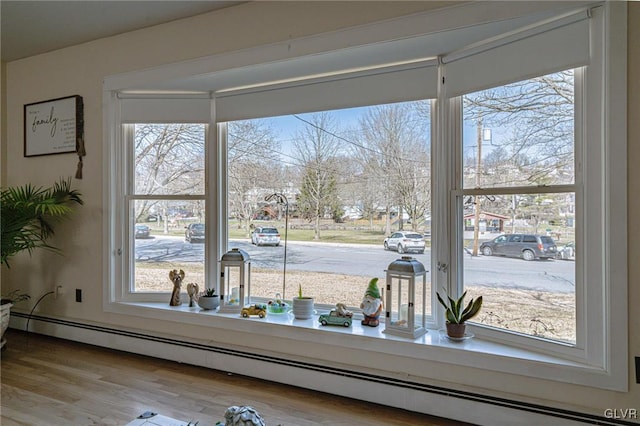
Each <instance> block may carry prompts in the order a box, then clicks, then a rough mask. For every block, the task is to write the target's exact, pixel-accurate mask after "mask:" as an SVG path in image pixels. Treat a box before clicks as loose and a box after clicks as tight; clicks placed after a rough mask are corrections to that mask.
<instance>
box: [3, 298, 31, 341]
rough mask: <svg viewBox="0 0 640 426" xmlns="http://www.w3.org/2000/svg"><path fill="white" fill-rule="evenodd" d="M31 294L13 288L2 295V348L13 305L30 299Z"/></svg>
mask: <svg viewBox="0 0 640 426" xmlns="http://www.w3.org/2000/svg"><path fill="white" fill-rule="evenodd" d="M30 297H31V296H29V295H28V294H26V293H21V292H20V290H13V291H12V292H10V293H8V294H6V295H4V296H2V298H1V299H0V324H1V329H0V331H1V333H0V348H4V345H5V343H6V340H5V338H4V332H5V331H7V328H9V319H10V315H11V307H12V306H13V305H15V304H16V303H18V302H22V301H23V300H28V299H29V298H30Z"/></svg>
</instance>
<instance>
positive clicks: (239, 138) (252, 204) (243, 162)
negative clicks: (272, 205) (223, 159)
mask: <svg viewBox="0 0 640 426" xmlns="http://www.w3.org/2000/svg"><path fill="white" fill-rule="evenodd" d="M227 134H228V136H227V145H228V148H227V161H228V176H229V177H228V185H229V200H228V201H229V211H230V212H231V214H232V215H233V216H234V217H235V218H237V219H238V220H239V221H240V223H241V226H242V224H243V223H244V228H245V231H246V234H247V236H248V235H249V232H250V226H251V221H252V219H253V216H254V214H255V213H256V211H257V209H258V207H259V205H260V204H261V203H262V202H264V198H265V196H266V195H268V194H270V193H272V192H274V188H273V187H272V182H273V181H274V180H273V177H274V176H277V175H278V173H279V169H280V165H279V162H278V153H277V150H278V149H279V144H278V143H277V142H276V140H275V137H274V135H273V131H272V129H271V128H270V127H269V125H268V124H267V122H265V121H262V120H245V121H235V122H230V123H228V127H227Z"/></svg>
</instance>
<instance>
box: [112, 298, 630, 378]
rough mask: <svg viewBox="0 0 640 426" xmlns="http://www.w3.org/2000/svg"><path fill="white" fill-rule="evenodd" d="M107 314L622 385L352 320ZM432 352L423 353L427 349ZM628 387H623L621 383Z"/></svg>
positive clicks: (164, 311) (550, 359)
mask: <svg viewBox="0 0 640 426" xmlns="http://www.w3.org/2000/svg"><path fill="white" fill-rule="evenodd" d="M107 310H108V311H109V312H113V313H118V314H123V315H132V316H138V317H143V318H151V319H157V320H163V321H171V322H177V323H181V324H188V325H199V326H206V327H212V328H220V329H226V330H231V329H232V330H234V331H237V332H241V333H247V334H259V335H260V336H264V337H266V338H284V339H289V340H291V339H293V340H297V341H300V342H304V343H309V344H320V345H331V346H333V347H338V348H343V349H354V350H361V349H362V347H363V346H365V345H366V347H367V349H368V350H369V351H373V352H376V353H380V354H386V355H394V356H398V357H408V358H414V359H419V360H423V361H433V362H440V363H444V364H456V365H463V366H467V367H472V368H477V369H481V370H489V371H497V372H501V373H509V374H517V375H521V376H529V377H535V378H537V379H547V380H552V381H558V382H567V383H573V384H582V385H587V386H592V387H598V388H605V389H613V390H620V386H621V383H620V381H618V380H614V378H613V377H612V376H611V374H610V373H609V372H607V371H605V370H603V369H601V368H597V367H594V366H589V365H586V364H583V363H580V362H576V361H572V360H567V359H563V358H560V357H556V356H552V355H547V354H541V353H537V352H534V351H531V350H526V349H521V348H515V347H512V346H508V345H505V344H502V343H496V342H491V341H488V340H484V339H480V338H477V337H474V338H473V339H468V340H465V341H461V342H455V341H451V340H449V339H448V338H447V337H446V336H445V335H444V333H443V332H441V331H440V330H434V329H429V330H428V332H427V333H426V334H425V335H424V336H421V337H419V338H417V339H414V340H412V339H410V338H403V337H399V336H395V335H390V334H385V333H384V332H383V330H384V324H380V326H379V327H367V326H362V325H361V324H360V321H359V320H354V321H353V324H352V326H351V327H341V326H322V325H321V324H320V323H319V322H318V317H317V315H316V316H314V317H313V318H312V319H309V320H297V319H294V317H293V315H292V314H269V315H267V317H265V318H258V317H251V318H241V317H239V315H238V314H223V313H218V312H215V311H205V310H202V309H200V308H199V307H193V308H189V307H188V305H186V304H184V305H182V306H179V307H172V306H169V305H168V304H166V303H150V302H146V303H141V302H118V303H111V304H109V305H107ZM427 348H428V350H425V349H427ZM623 385H624V383H623Z"/></svg>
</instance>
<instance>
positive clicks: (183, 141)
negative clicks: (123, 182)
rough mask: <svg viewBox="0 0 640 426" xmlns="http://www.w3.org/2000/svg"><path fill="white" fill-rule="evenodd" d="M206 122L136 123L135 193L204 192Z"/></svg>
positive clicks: (172, 193)
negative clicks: (204, 123)
mask: <svg viewBox="0 0 640 426" xmlns="http://www.w3.org/2000/svg"><path fill="white" fill-rule="evenodd" d="M204 129H205V126H204V125H203V124H136V125H135V140H134V143H135V149H134V153H133V155H134V169H135V170H134V172H135V173H134V179H135V193H136V194H139V195H170V194H171V195H176V194H204V157H205V154H204Z"/></svg>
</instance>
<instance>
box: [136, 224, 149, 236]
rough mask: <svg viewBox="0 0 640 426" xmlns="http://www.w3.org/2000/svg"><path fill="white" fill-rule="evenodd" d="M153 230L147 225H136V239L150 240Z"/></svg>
mask: <svg viewBox="0 0 640 426" xmlns="http://www.w3.org/2000/svg"><path fill="white" fill-rule="evenodd" d="M150 235H151V228H149V227H148V226H147V225H136V238H149V236H150Z"/></svg>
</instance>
